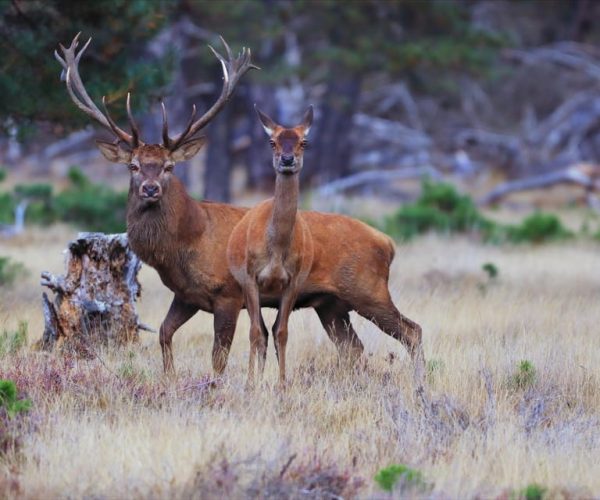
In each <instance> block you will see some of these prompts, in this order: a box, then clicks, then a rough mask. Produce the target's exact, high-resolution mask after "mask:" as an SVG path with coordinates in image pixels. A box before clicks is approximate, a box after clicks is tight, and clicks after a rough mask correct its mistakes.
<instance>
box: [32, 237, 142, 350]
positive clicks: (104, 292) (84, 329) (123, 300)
mask: <svg viewBox="0 0 600 500" xmlns="http://www.w3.org/2000/svg"><path fill="white" fill-rule="evenodd" d="M140 266H141V262H140V260H139V258H138V257H137V256H136V255H135V254H134V253H133V252H132V251H131V249H130V248H129V244H128V242H127V235H125V234H109V235H106V234H103V233H80V234H79V235H78V237H77V239H76V240H74V241H71V242H70V243H69V247H68V254H67V261H66V268H67V272H66V275H64V276H54V275H52V274H50V273H48V272H43V273H42V281H41V284H42V286H45V287H48V288H49V289H50V290H52V291H53V292H54V301H51V300H50V299H49V298H48V295H47V294H46V293H45V292H44V293H43V307H44V319H45V329H44V334H43V337H42V340H41V344H42V347H43V348H44V349H52V348H53V347H54V346H55V345H59V346H60V347H61V348H66V349H68V350H72V351H75V352H77V353H78V354H80V355H84V356H90V355H92V354H93V353H94V350H93V349H94V346H97V345H99V344H100V345H106V344H109V343H111V344H115V345H122V344H126V343H129V342H134V341H137V340H138V330H139V329H140V328H142V329H147V327H144V326H143V325H141V324H140V323H139V322H138V316H137V313H136V310H135V301H136V299H137V298H138V297H139V296H140V292H141V287H140V284H139V282H138V279H137V274H138V271H139V269H140Z"/></svg>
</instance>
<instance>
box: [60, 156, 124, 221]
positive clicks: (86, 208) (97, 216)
mask: <svg viewBox="0 0 600 500" xmlns="http://www.w3.org/2000/svg"><path fill="white" fill-rule="evenodd" d="M69 179H70V180H71V183H72V185H71V187H69V188H68V189H66V190H65V191H63V192H61V193H59V194H58V195H57V196H56V197H55V198H54V200H53V208H54V210H55V213H56V219H57V220H61V221H66V222H71V223H73V224H74V225H76V226H77V227H79V228H81V229H85V230H86V231H100V232H104V233H121V232H124V231H125V207H126V205H127V193H126V192H117V191H114V190H112V189H111V188H110V187H108V186H106V185H104V184H95V183H92V182H90V181H89V179H88V178H87V177H85V175H84V174H83V173H82V172H81V171H80V170H79V169H76V168H72V169H71V170H70V171H69Z"/></svg>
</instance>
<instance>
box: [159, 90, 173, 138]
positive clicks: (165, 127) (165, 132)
mask: <svg viewBox="0 0 600 500" xmlns="http://www.w3.org/2000/svg"><path fill="white" fill-rule="evenodd" d="M160 107H161V109H162V119H163V125H162V138H163V146H164V147H165V148H167V149H171V139H169V122H168V121H167V108H165V103H164V101H163V100H162V99H161V100H160Z"/></svg>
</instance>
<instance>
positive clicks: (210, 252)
mask: <svg viewBox="0 0 600 500" xmlns="http://www.w3.org/2000/svg"><path fill="white" fill-rule="evenodd" d="M110 146H114V145H112V144H111V145H110ZM115 147H117V146H115ZM102 151H103V153H105V154H108V156H107V157H108V158H109V159H112V156H111V154H112V152H114V151H112V150H111V152H109V153H106V152H105V150H104V149H102ZM193 153H194V152H193V151H192V152H190V154H193ZM118 154H119V155H120V156H119V161H123V162H125V163H127V164H129V163H130V162H132V161H134V160H135V161H136V162H137V164H138V165H139V168H140V170H139V171H137V172H135V171H132V174H131V182H130V189H129V199H128V208H127V233H128V235H129V240H130V244H131V246H132V248H133V250H134V251H135V252H136V253H137V254H138V255H139V256H140V258H141V259H142V260H143V261H144V262H146V263H147V264H149V265H150V266H152V267H154V268H155V269H156V270H157V272H158V274H159V275H160V278H161V280H162V281H163V283H164V284H165V285H166V286H167V287H168V288H169V289H171V290H172V291H173V293H174V298H173V302H172V303H171V307H170V308H169V311H168V313H167V316H166V317H165V319H164V321H163V323H162V325H161V328H160V343H161V347H162V351H163V363H164V368H165V371H166V372H171V371H173V354H172V349H171V345H172V338H173V334H174V333H175V331H176V330H177V329H178V328H179V327H180V326H181V325H183V324H184V323H185V322H187V321H188V320H189V319H190V318H191V317H192V316H193V315H194V314H195V313H196V312H197V311H198V310H203V311H207V312H211V313H213V314H214V335H215V338H214V345H213V353H212V360H213V368H214V370H215V372H217V373H221V372H222V371H223V370H224V369H225V366H226V363H227V358H228V354H229V349H230V347H231V342H232V340H233V335H234V331H235V325H236V323H237V318H238V315H239V312H240V310H241V309H242V307H244V297H243V294H242V290H241V287H240V286H239V284H238V283H237V281H236V280H235V279H234V277H233V276H232V275H231V273H230V271H229V267H228V263H227V259H226V251H227V243H228V240H229V237H230V235H231V233H232V231H233V228H234V227H235V226H236V224H237V223H238V222H240V220H241V219H242V217H243V216H244V215H245V214H246V212H247V211H248V209H246V208H238V207H233V206H231V205H226V204H220V203H210V202H198V201H196V200H194V199H192V198H191V197H190V196H189V195H188V194H187V193H186V191H185V188H184V186H183V185H182V184H181V182H180V181H179V180H178V179H177V178H176V177H175V176H174V175H173V174H172V173H171V172H170V171H168V169H165V168H164V167H165V166H171V165H172V159H171V158H170V156H169V155H170V153H169V152H168V151H167V150H165V149H164V148H162V147H161V146H148V145H143V146H140V147H139V148H138V149H137V150H134V151H133V152H125V151H123V150H121V151H120V152H118ZM140 160H143V163H142V162H141V161H140ZM112 161H114V160H112ZM146 165H148V166H149V168H148V169H146ZM157 165H160V166H161V168H160V169H157V168H156V166H157ZM148 180H150V181H152V182H159V183H160V184H161V191H162V194H161V198H160V199H159V200H158V201H156V202H152V203H149V202H148V201H146V200H145V199H143V198H141V196H140V186H141V184H142V183H143V182H145V181H148ZM301 214H302V217H303V219H304V220H305V222H306V224H307V225H308V228H309V230H310V233H311V236H312V240H313V245H314V259H313V263H312V267H311V270H310V273H309V275H308V277H307V279H306V281H305V283H304V285H303V286H302V287H301V289H300V291H299V295H298V299H297V300H296V303H295V306H294V307H314V308H315V310H316V311H317V314H318V315H319V319H320V320H321V322H322V324H323V326H324V327H325V329H326V331H327V333H328V335H329V336H330V338H331V339H332V340H333V341H334V343H335V344H336V345H337V346H338V348H339V349H340V352H341V355H342V356H350V357H351V358H356V357H357V356H358V355H359V354H360V353H361V352H362V350H363V346H362V343H361V341H360V339H359V338H358V336H357V335H356V332H355V331H354V329H353V328H352V325H351V324H350V318H349V314H348V313H349V312H350V311H352V310H356V311H357V312H358V313H359V314H361V315H362V316H364V317H366V318H368V319H369V320H371V321H373V322H374V323H375V324H377V325H378V326H379V327H380V328H381V329H382V330H383V331H385V332H386V333H388V334H389V335H391V336H393V337H394V338H396V339H398V340H400V341H401V342H402V343H403V344H404V345H405V346H406V347H407V348H408V349H409V351H410V352H411V354H413V357H416V358H415V359H421V360H422V352H421V329H420V327H419V326H418V325H416V324H415V323H413V322H411V321H410V320H408V319H407V318H405V317H404V316H402V315H401V314H400V313H399V312H398V310H397V309H396V308H395V306H394V305H393V303H392V301H391V298H390V296H389V292H388V288H387V283H388V276H389V266H390V263H391V261H392V258H393V255H394V247H393V243H392V242H391V240H390V239H389V238H388V237H387V236H385V235H383V234H382V233H380V232H379V231H376V230H375V229H373V228H371V227H369V226H367V225H366V224H363V223H362V222H360V221H357V220H354V219H351V218H349V217H345V216H343V215H334V214H325V213H318V212H301ZM340 242H343V244H341V243H340ZM277 304H278V301H277V300H276V299H274V298H273V297H269V296H265V297H261V306H263V307H264V306H270V307H273V306H277ZM262 329H263V332H265V333H266V329H265V328H264V325H263V328H262ZM263 335H264V333H263ZM346 353H347V354H346Z"/></svg>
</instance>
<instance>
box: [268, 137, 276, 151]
mask: <svg viewBox="0 0 600 500" xmlns="http://www.w3.org/2000/svg"><path fill="white" fill-rule="evenodd" d="M269 145H270V146H271V147H272V148H273V149H275V146H276V144H275V141H274V140H273V139H271V140H270V141H269Z"/></svg>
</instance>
